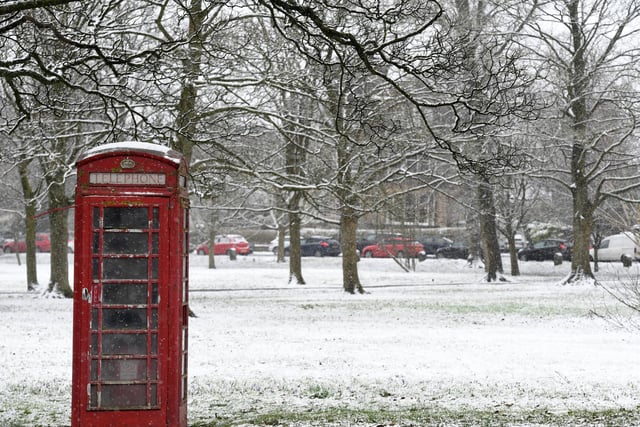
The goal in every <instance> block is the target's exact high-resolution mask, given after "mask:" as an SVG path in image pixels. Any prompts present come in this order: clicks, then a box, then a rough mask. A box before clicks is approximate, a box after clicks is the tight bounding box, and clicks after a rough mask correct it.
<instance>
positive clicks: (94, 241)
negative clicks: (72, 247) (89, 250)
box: [93, 231, 100, 254]
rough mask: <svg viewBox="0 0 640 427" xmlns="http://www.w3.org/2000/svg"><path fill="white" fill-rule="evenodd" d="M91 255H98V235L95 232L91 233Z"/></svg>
mask: <svg viewBox="0 0 640 427" xmlns="http://www.w3.org/2000/svg"><path fill="white" fill-rule="evenodd" d="M93 253H94V254H99V253H100V233H98V232H97V231H96V232H95V233H93Z"/></svg>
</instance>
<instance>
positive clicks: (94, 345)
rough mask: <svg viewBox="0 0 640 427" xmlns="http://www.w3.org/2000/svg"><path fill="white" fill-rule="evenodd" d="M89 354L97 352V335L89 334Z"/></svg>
mask: <svg viewBox="0 0 640 427" xmlns="http://www.w3.org/2000/svg"><path fill="white" fill-rule="evenodd" d="M91 354H98V335H96V334H91Z"/></svg>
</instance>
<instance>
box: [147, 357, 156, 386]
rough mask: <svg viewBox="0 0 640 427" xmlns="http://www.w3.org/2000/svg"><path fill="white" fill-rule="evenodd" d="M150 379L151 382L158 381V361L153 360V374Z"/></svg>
mask: <svg viewBox="0 0 640 427" xmlns="http://www.w3.org/2000/svg"><path fill="white" fill-rule="evenodd" d="M149 379H150V380H151V381H155V380H157V379H158V361H157V360H156V359H151V374H150V378H149Z"/></svg>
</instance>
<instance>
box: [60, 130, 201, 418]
mask: <svg viewBox="0 0 640 427" xmlns="http://www.w3.org/2000/svg"><path fill="white" fill-rule="evenodd" d="M76 166H77V170H78V179H77V187H76V217H75V254H74V255H75V260H74V275H75V277H74V318H73V378H72V426H78V427H80V426H81V427H85V426H124V425H126V426H172V427H173V426H186V421H187V405H186V401H187V332H188V314H189V308H188V298H187V291H188V198H187V189H186V173H187V165H186V162H185V160H184V158H183V157H182V156H181V155H180V154H179V153H177V152H175V151H173V150H170V149H168V148H166V147H163V146H160V145H155V144H147V143H139V142H127V143H114V144H106V145H103V146H99V147H97V148H95V149H92V150H89V151H87V152H86V153H85V154H84V155H83V156H81V157H80V159H79V160H78V161H77V165H76Z"/></svg>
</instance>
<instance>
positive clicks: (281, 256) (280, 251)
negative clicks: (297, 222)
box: [276, 224, 291, 262]
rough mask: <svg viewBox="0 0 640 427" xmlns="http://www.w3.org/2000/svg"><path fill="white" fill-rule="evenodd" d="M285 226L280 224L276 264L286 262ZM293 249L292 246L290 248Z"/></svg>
mask: <svg viewBox="0 0 640 427" xmlns="http://www.w3.org/2000/svg"><path fill="white" fill-rule="evenodd" d="M286 229H287V228H286V227H285V226H284V224H278V246H277V248H276V262H285V257H284V235H285V233H286ZM289 248H291V246H289Z"/></svg>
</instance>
